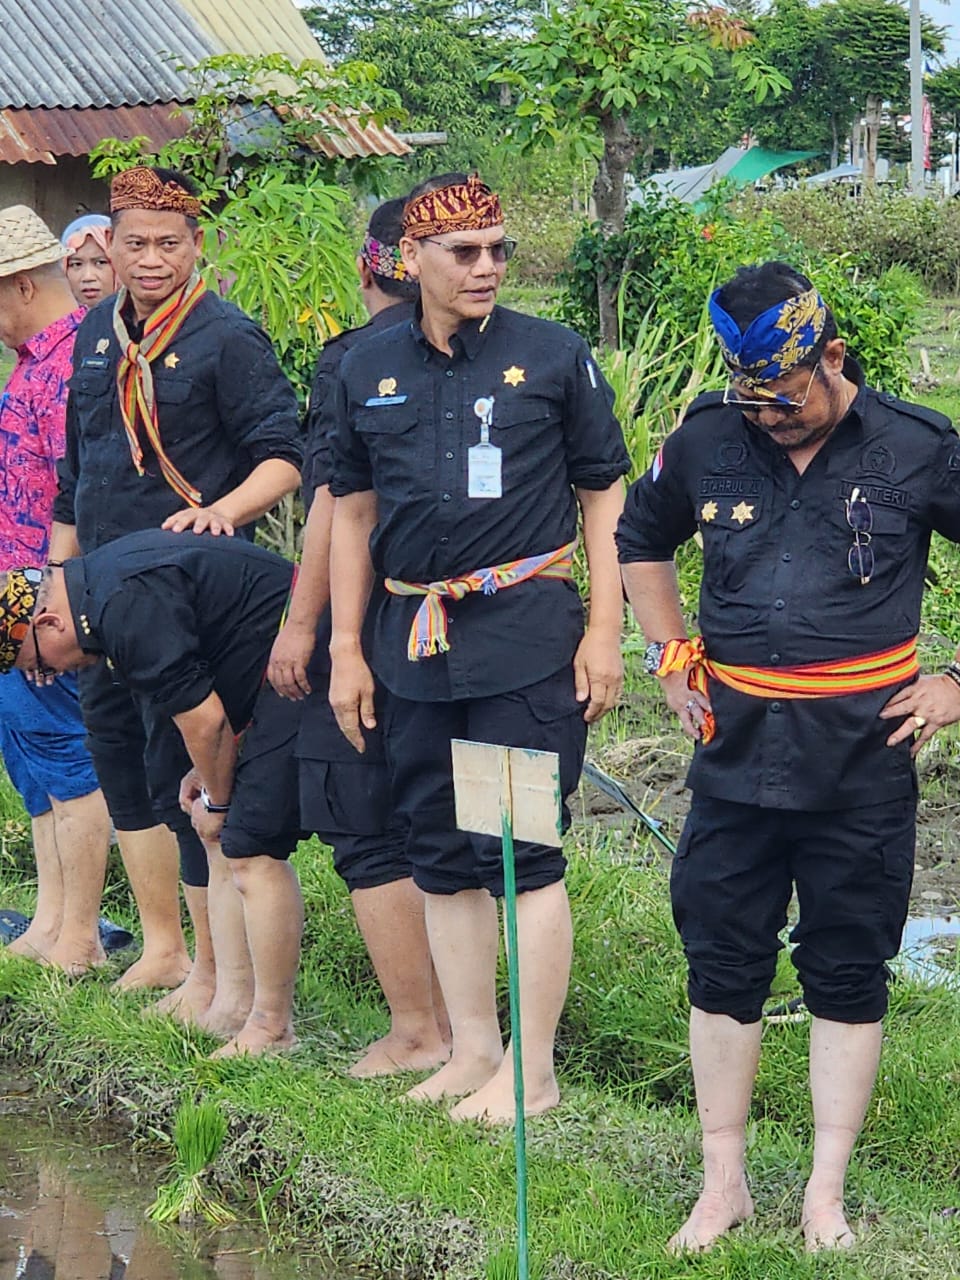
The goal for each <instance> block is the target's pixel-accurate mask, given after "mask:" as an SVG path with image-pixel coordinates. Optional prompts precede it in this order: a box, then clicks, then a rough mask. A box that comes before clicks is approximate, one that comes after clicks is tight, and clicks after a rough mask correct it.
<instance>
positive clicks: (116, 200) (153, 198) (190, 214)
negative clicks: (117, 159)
mask: <svg viewBox="0 0 960 1280" xmlns="http://www.w3.org/2000/svg"><path fill="white" fill-rule="evenodd" d="M121 209H151V210H158V211H159V212H162V213H182V214H183V216H184V217H185V218H199V217H200V201H199V200H198V199H197V197H196V196H192V195H191V194H190V192H189V191H187V190H185V189H184V188H183V187H181V185H180V183H179V182H164V181H163V179H162V178H160V177H158V176H157V174H155V173H154V171H153V170H152V169H148V168H147V167H146V165H138V166H137V167H136V168H135V169H125V170H124V171H123V173H118V174H117V176H116V177H115V178H114V180H113V182H111V184H110V212H111V213H118V212H119V211H120V210H121Z"/></svg>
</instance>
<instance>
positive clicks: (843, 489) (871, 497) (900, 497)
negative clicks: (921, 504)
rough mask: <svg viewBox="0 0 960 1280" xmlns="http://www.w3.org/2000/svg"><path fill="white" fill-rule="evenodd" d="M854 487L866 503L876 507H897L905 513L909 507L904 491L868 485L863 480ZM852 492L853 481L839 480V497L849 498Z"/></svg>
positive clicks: (908, 498) (907, 497)
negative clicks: (874, 504) (872, 503)
mask: <svg viewBox="0 0 960 1280" xmlns="http://www.w3.org/2000/svg"><path fill="white" fill-rule="evenodd" d="M856 487H857V488H859V490H860V494H861V496H862V497H864V498H866V500H867V501H868V502H874V503H876V504H877V506H880V507H898V508H899V509H900V510H901V511H907V510H908V509H909V507H910V495H909V493H908V492H907V490H906V489H894V488H892V487H891V486H889V485H884V484H869V483H868V482H867V481H864V480H858V481H857V484H856ZM853 490H854V484H853V481H851V480H841V482H840V495H841V497H844V498H849V497H850V494H851V493H852V492H853Z"/></svg>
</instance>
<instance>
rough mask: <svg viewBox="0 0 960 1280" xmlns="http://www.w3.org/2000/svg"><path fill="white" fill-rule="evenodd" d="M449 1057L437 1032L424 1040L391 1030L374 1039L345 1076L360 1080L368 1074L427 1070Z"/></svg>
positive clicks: (368, 1075)
mask: <svg viewBox="0 0 960 1280" xmlns="http://www.w3.org/2000/svg"><path fill="white" fill-rule="evenodd" d="M449 1057H450V1050H449V1049H448V1048H447V1046H446V1045H445V1044H444V1043H443V1041H442V1040H441V1039H440V1037H439V1035H436V1034H435V1035H434V1036H433V1037H428V1038H425V1039H424V1038H421V1037H419V1036H403V1035H398V1034H397V1033H395V1032H393V1031H391V1032H390V1034H389V1035H385V1036H382V1037H381V1038H380V1039H379V1040H374V1042H373V1044H372V1045H370V1047H369V1048H368V1049H367V1051H366V1053H365V1054H364V1055H363V1057H362V1058H361V1059H360V1060H359V1061H358V1062H355V1063H354V1064H353V1066H352V1067H351V1068H350V1070H349V1071H348V1072H347V1075H350V1076H353V1077H354V1078H355V1079H358V1080H364V1079H368V1078H369V1077H371V1076H392V1075H397V1074H398V1073H399V1072H401V1071H427V1070H429V1068H430V1067H438V1066H439V1065H440V1064H441V1062H446V1060H447V1059H448V1058H449Z"/></svg>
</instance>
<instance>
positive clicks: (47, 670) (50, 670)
mask: <svg viewBox="0 0 960 1280" xmlns="http://www.w3.org/2000/svg"><path fill="white" fill-rule="evenodd" d="M30 634H31V635H32V636H33V652H34V654H35V655H36V665H35V666H34V668H33V670H34V674H35V675H38V676H43V677H44V679H46V678H47V677H48V676H55V675H58V674H59V673H58V671H57V669H56V667H48V666H47V664H46V663H45V662H44V660H43V654H42V653H41V652H40V635H39V633H38V631H37V624H36V623H35V622H31V623H30Z"/></svg>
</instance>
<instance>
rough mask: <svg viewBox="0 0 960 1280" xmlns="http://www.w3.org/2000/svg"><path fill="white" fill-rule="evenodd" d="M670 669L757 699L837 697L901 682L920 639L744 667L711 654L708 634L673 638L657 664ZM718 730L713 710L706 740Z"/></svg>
mask: <svg viewBox="0 0 960 1280" xmlns="http://www.w3.org/2000/svg"><path fill="white" fill-rule="evenodd" d="M671 671H687V672H688V675H687V686H688V688H690V689H693V690H695V691H696V692H698V693H703V694H705V693H706V692H707V677H708V676H713V677H714V679H715V680H719V681H721V682H722V683H723V684H725V685H729V686H730V688H731V689H737V690H739V692H740V693H748V694H750V695H751V696H752V697H754V698H837V697H841V696H842V695H843V694H846V693H865V692H867V691H868V690H870V689H883V688H886V686H887V685H891V684H900V683H901V682H902V681H904V680H909V679H910V677H911V676H915V675H918V674H919V671H920V663H919V661H918V659H917V639H916V636H914V638H913V639H912V640H905V641H904V642H903V644H898V645H895V646H894V647H893V648H892V649H881V650H880V651H879V652H878V653H863V654H860V655H858V656H857V657H856V658H841V659H839V660H837V661H835V662H806V663H804V664H803V666H799V667H739V666H734V665H732V664H730V663H726V662H714V661H713V660H712V659H711V658H708V657H707V653H706V649H705V648H704V644H703V636H694V637H693V639H692V640H669V641H668V642H667V647H666V648H665V649H664V651H663V656H662V657H661V659H660V666H659V667H658V668H657V675H658V676H665V675H669V674H670V672H671ZM715 733H716V724H715V723H714V719H713V715H712V714H708V715H707V716H705V717H704V722H703V726H702V730H701V736H702V740H703V741H704V742H705V743H707V742H709V741H710V740H711V739H712V738H713V736H714V734H715Z"/></svg>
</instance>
